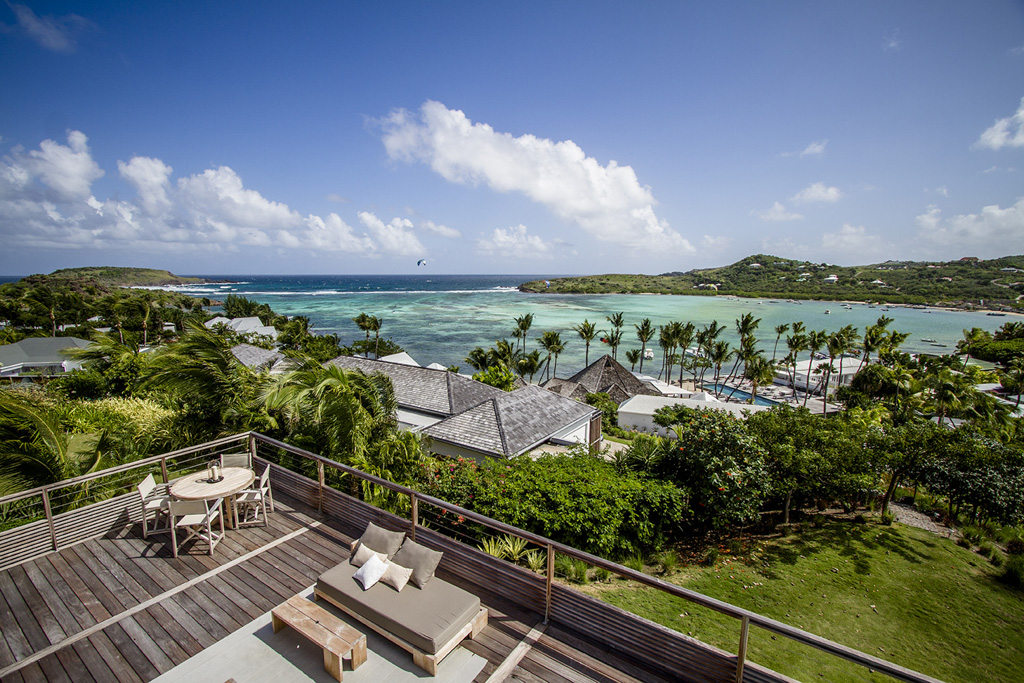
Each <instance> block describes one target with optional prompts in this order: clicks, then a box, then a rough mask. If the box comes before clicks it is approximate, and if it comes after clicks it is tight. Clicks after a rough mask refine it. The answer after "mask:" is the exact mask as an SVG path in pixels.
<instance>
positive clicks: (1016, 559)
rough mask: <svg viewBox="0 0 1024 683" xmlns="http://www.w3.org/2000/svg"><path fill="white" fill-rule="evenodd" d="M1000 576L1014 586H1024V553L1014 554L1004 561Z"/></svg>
mask: <svg viewBox="0 0 1024 683" xmlns="http://www.w3.org/2000/svg"><path fill="white" fill-rule="evenodd" d="M1002 578H1003V581H1005V582H1006V583H1007V584H1009V585H1011V586H1013V587H1014V588H1024V555H1014V556H1013V557H1011V558H1010V559H1009V560H1007V561H1006V569H1004V570H1003V576H1002Z"/></svg>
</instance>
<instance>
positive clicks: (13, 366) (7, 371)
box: [0, 337, 92, 380]
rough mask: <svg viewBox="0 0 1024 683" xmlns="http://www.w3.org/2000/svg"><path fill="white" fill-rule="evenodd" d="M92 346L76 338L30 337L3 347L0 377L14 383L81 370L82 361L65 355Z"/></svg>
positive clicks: (1, 348)
mask: <svg viewBox="0 0 1024 683" xmlns="http://www.w3.org/2000/svg"><path fill="white" fill-rule="evenodd" d="M91 344H92V342H90V341H86V340H85V339H79V338H77V337H29V338H27V339H22V340H21V341H19V342H15V343H13V344H3V345H0V378H3V379H12V380H13V379H18V378H26V377H39V376H40V375H59V374H61V373H65V372H70V371H72V370H78V369H80V368H81V367H82V364H81V362H79V361H76V360H72V359H70V358H68V356H67V354H66V353H65V352H66V351H68V350H70V349H84V348H87V347H89V346H90V345H91Z"/></svg>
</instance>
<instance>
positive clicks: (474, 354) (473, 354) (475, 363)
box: [463, 346, 490, 372]
mask: <svg viewBox="0 0 1024 683" xmlns="http://www.w3.org/2000/svg"><path fill="white" fill-rule="evenodd" d="M463 360H465V361H466V362H467V363H469V366H470V367H471V368H473V369H474V370H476V371H477V372H483V371H484V370H486V369H487V368H488V367H490V359H489V358H488V357H487V351H485V350H484V349H483V348H481V347H479V346H478V347H476V348H475V349H473V350H472V351H470V352H469V355H468V356H466V357H465V358H464V359H463Z"/></svg>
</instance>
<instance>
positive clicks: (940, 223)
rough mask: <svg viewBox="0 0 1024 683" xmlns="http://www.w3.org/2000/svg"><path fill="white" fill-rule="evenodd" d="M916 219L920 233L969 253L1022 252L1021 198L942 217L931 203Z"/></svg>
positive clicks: (1023, 210) (1023, 208) (1023, 211)
mask: <svg viewBox="0 0 1024 683" xmlns="http://www.w3.org/2000/svg"><path fill="white" fill-rule="evenodd" d="M916 222H917V227H918V230H919V232H920V234H921V236H922V237H924V238H925V239H927V240H928V241H930V242H932V243H934V244H937V245H942V246H960V247H962V248H964V249H966V250H968V251H970V252H971V253H975V252H977V253H979V254H981V253H985V254H990V255H1006V254H1019V253H1022V252H1024V198H1021V199H1018V200H1017V202H1016V203H1015V204H1013V205H1011V206H1009V207H1007V208H1005V209H1003V208H1000V207H999V206H996V205H992V206H985V207H982V209H981V211H980V212H979V213H976V214H975V213H972V214H960V215H956V216H952V217H950V218H945V219H944V218H942V212H941V211H940V210H939V208H938V207H937V206H934V205H932V206H929V207H928V210H927V211H926V212H925V213H923V214H921V215H920V216H918V217H917V219H916Z"/></svg>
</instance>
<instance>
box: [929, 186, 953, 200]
mask: <svg viewBox="0 0 1024 683" xmlns="http://www.w3.org/2000/svg"><path fill="white" fill-rule="evenodd" d="M932 192H934V193H935V194H941V195H942V196H943V197H948V196H949V188H948V187H946V186H945V185H942V186H941V187H932V188H928V187H926V188H924V193H925V194H930V193H932Z"/></svg>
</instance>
